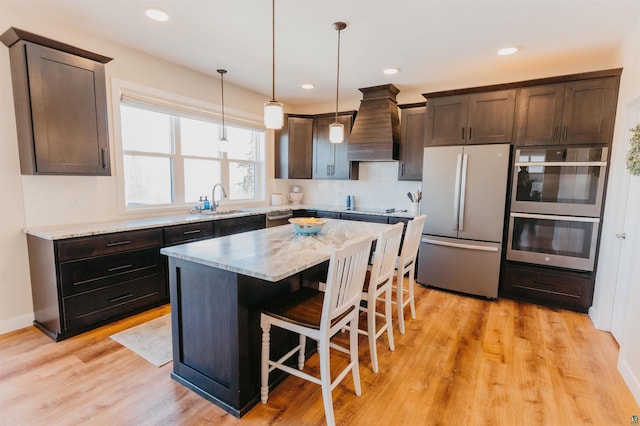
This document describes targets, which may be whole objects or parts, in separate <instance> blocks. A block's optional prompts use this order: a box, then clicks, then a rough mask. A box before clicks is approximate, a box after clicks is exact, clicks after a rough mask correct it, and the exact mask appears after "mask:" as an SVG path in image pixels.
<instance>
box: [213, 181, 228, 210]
mask: <svg viewBox="0 0 640 426" xmlns="http://www.w3.org/2000/svg"><path fill="white" fill-rule="evenodd" d="M217 187H220V189H221V190H222V198H220V200H218V201H216V188H217ZM223 198H227V191H225V189H224V186H222V184H221V183H216V184H215V185H213V189H212V190H211V211H214V212H215V211H216V209H217V207H218V205H219V204H220V201H221V200H222V199H223Z"/></svg>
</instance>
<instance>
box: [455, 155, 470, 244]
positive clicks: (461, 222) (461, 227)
mask: <svg viewBox="0 0 640 426" xmlns="http://www.w3.org/2000/svg"><path fill="white" fill-rule="evenodd" d="M468 160H469V155H468V154H464V156H463V157H462V179H461V182H460V207H459V210H458V220H457V222H458V231H464V202H465V198H466V192H467V162H468Z"/></svg>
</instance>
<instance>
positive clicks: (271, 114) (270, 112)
mask: <svg viewBox="0 0 640 426" xmlns="http://www.w3.org/2000/svg"><path fill="white" fill-rule="evenodd" d="M264 125H265V126H266V128H267V129H281V128H282V126H283V125H284V106H283V105H282V104H281V103H280V102H278V101H276V0H271V100H270V101H269V102H266V103H265V104H264Z"/></svg>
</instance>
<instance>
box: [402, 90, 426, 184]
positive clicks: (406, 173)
mask: <svg viewBox="0 0 640 426" xmlns="http://www.w3.org/2000/svg"><path fill="white" fill-rule="evenodd" d="M399 108H400V162H399V164H398V180H422V156H423V153H424V136H425V122H426V115H427V108H426V106H425V105H424V103H422V104H410V105H399Z"/></svg>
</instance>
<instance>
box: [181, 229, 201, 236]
mask: <svg viewBox="0 0 640 426" xmlns="http://www.w3.org/2000/svg"><path fill="white" fill-rule="evenodd" d="M199 233H200V230H199V229H194V230H193V231H184V232H183V233H182V235H189V234H199Z"/></svg>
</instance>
